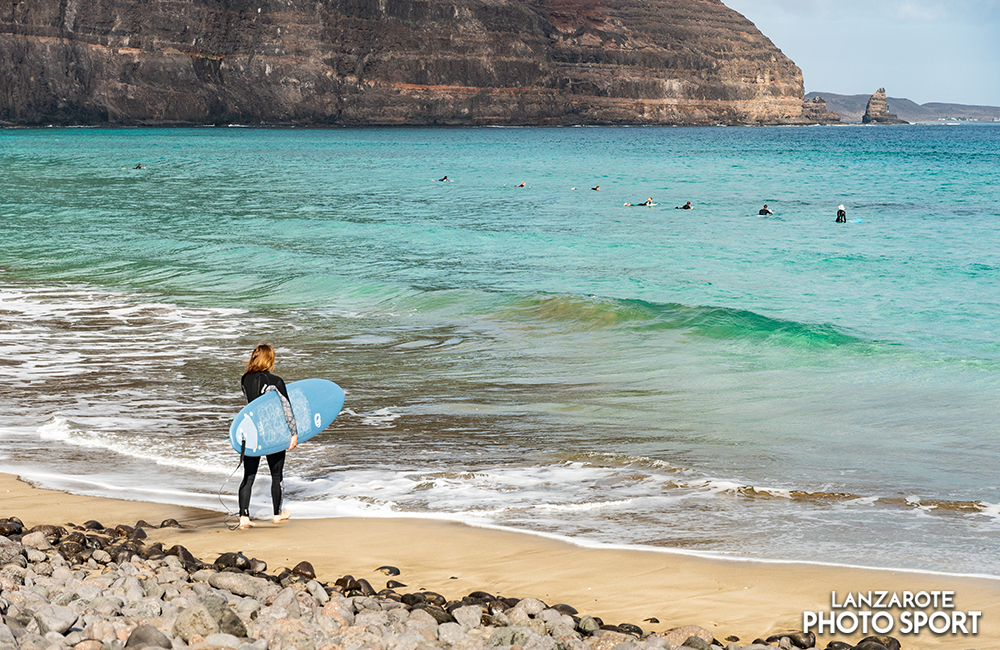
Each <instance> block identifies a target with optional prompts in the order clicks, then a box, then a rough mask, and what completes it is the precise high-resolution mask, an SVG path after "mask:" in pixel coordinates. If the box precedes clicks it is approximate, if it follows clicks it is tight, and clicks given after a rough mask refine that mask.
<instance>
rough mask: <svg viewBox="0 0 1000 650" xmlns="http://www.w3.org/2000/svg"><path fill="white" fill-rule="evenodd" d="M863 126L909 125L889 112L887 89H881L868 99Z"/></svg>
mask: <svg viewBox="0 0 1000 650" xmlns="http://www.w3.org/2000/svg"><path fill="white" fill-rule="evenodd" d="M861 123H862V124H909V122H907V121H906V120H901V119H899V116H898V115H896V114H894V113H890V112H889V103H888V101H887V100H886V97H885V88H879V89H878V90H876V91H875V94H873V95H872V96H871V97H869V98H868V105H867V106H866V107H865V114H864V115H863V116H862V117H861Z"/></svg>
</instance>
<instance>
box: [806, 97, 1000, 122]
mask: <svg viewBox="0 0 1000 650" xmlns="http://www.w3.org/2000/svg"><path fill="white" fill-rule="evenodd" d="M883 94H884V89H883ZM805 98H806V102H807V103H808V102H811V101H815V100H816V99H821V100H823V101H824V103H825V106H826V107H827V108H828V109H829V110H830V111H834V112H836V113H837V114H838V115H839V116H840V119H841V120H842V121H843V122H847V123H861V122H863V119H864V115H865V109H866V108H867V106H868V103H869V100H870V99H871V98H872V95H838V94H836V93H826V92H809V93H807V94H806V96H805ZM885 102H886V111H887V112H888V113H889V114H893V115H895V116H897V117H898V118H899V119H900V120H903V121H906V122H910V123H911V124H918V123H932V122H1000V107H998V106H971V105H967V104H945V103H939V102H931V103H927V104H917V103H916V102H913V101H910V100H909V99H901V98H898V97H885Z"/></svg>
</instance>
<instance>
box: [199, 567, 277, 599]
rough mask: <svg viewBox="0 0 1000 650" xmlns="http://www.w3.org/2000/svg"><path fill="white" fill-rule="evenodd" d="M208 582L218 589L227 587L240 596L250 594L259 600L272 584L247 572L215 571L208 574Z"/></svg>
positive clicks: (226, 588) (227, 589)
mask: <svg viewBox="0 0 1000 650" xmlns="http://www.w3.org/2000/svg"><path fill="white" fill-rule="evenodd" d="M208 584H210V585H211V586H213V587H215V588H216V589H225V590H226V591H231V592H233V593H234V594H236V595H238V596H249V597H250V598H254V599H258V600H259V599H260V596H261V595H262V594H263V593H264V591H265V589H266V588H267V587H268V586H269V585H270V583H268V581H267V580H264V579H263V578H256V577H254V576H249V575H246V574H245V573H213V574H211V575H210V576H208Z"/></svg>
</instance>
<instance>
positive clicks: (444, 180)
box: [438, 176, 451, 183]
mask: <svg viewBox="0 0 1000 650" xmlns="http://www.w3.org/2000/svg"><path fill="white" fill-rule="evenodd" d="M438 182H439V183H450V182H451V181H450V180H448V177H447V176H445V177H444V178H439V179H438Z"/></svg>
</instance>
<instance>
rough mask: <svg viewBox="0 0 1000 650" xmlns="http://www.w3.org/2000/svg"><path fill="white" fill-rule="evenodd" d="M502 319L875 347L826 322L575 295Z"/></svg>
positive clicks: (518, 309)
mask: <svg viewBox="0 0 1000 650" xmlns="http://www.w3.org/2000/svg"><path fill="white" fill-rule="evenodd" d="M498 315H499V316H501V317H506V318H510V319H512V320H517V321H518V322H520V323H524V324H531V323H535V324H536V325H537V326H538V327H551V326H553V325H555V326H559V327H569V328H573V329H577V330H598V329H611V328H631V329H635V330H639V331H647V332H655V331H667V330H675V331H680V332H683V333H685V334H687V335H690V336H696V337H700V338H706V339H717V340H726V341H751V342H756V343H762V344H767V345H777V346H787V347H794V348H810V349H826V348H835V347H841V346H873V345H874V344H875V342H874V341H871V340H869V339H866V338H864V337H861V336H857V335H854V334H851V333H849V332H846V331H844V330H843V329H841V328H839V327H837V326H835V325H831V324H825V323H809V322H799V321H792V320H784V319H780V318H774V317H771V316H767V315H764V314H759V313H757V312H754V311H749V310H744V309H736V308H730V307H717V306H705V305H695V306H690V305H683V304H679V303H654V302H647V301H644V300H634V299H608V298H597V297H586V296H573V295H548V294H533V295H529V296H523V297H520V298H517V299H514V300H513V301H512V303H511V304H510V305H509V306H508V307H507V308H505V309H501V310H499V311H498Z"/></svg>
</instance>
